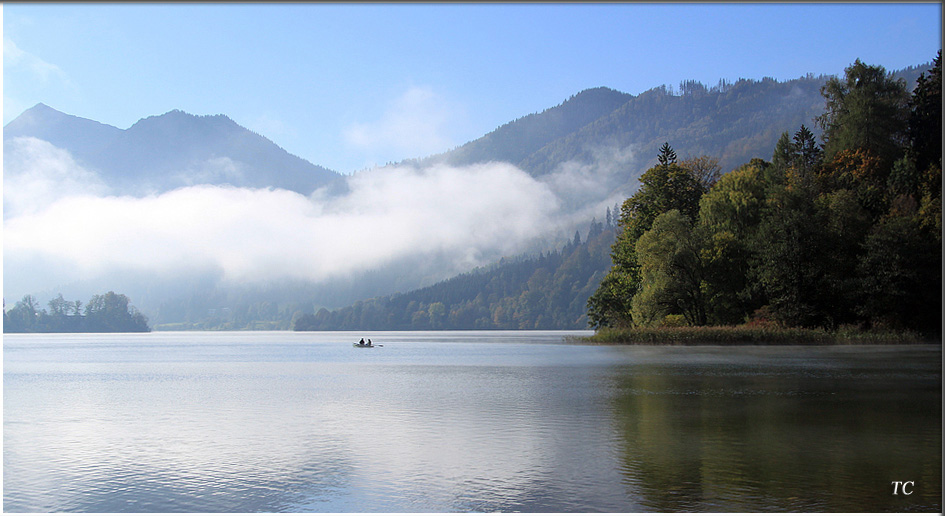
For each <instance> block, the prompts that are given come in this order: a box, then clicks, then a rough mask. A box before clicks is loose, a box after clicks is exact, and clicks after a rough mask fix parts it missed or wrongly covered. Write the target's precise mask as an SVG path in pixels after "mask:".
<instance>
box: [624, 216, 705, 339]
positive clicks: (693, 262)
mask: <svg viewBox="0 0 945 516" xmlns="http://www.w3.org/2000/svg"><path fill="white" fill-rule="evenodd" d="M700 248H701V242H700V238H699V236H698V234H697V233H696V232H694V231H693V228H692V222H691V221H690V220H689V219H688V218H687V217H685V216H683V215H682V213H680V211H679V210H675V209H674V210H670V211H668V212H666V213H663V214H662V215H660V216H658V217H657V218H656V220H655V221H654V222H653V227H652V228H650V230H648V231H647V232H646V233H644V234H643V236H641V237H640V239H639V240H638V241H637V256H638V257H639V260H640V272H641V276H642V281H641V287H640V289H639V291H638V292H637V293H636V294H635V295H634V296H633V301H632V303H631V310H632V313H633V321H634V323H635V324H637V325H643V326H649V325H654V324H656V325H659V324H661V323H663V322H664V320H665V317H666V316H667V315H674V314H676V315H682V316H683V317H685V319H686V322H687V323H688V324H690V325H695V326H702V325H705V324H706V309H705V295H704V292H703V288H702V286H703V265H702V260H701V258H700Z"/></svg>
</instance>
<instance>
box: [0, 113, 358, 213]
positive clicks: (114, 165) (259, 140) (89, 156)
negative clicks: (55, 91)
mask: <svg viewBox="0 0 945 516" xmlns="http://www.w3.org/2000/svg"><path fill="white" fill-rule="evenodd" d="M16 137H34V138H38V139H40V140H45V141H47V142H49V143H51V144H52V145H54V146H56V147H58V148H61V149H65V150H67V151H69V152H70V153H71V154H72V155H73V157H75V159H76V160H77V162H78V163H79V164H81V165H83V166H84V167H86V168H88V169H90V170H92V171H94V172H96V173H98V174H99V176H100V177H101V178H102V180H103V181H104V182H105V183H106V184H107V185H108V186H109V187H111V188H113V189H114V190H115V191H116V193H121V194H146V193H160V192H164V191H168V190H172V189H174V188H178V187H181V186H188V185H193V184H230V185H233V186H238V187H251V188H266V187H276V188H284V189H287V190H293V191H296V192H299V193H302V194H305V195H308V194H310V193H311V192H312V191H313V190H315V189H316V188H318V187H320V186H324V185H326V184H329V183H330V182H332V181H335V180H337V179H338V178H340V175H339V174H337V173H336V172H333V171H331V170H328V169H326V168H323V167H320V166H317V165H313V164H311V163H309V162H308V161H305V160H304V159H302V158H299V157H297V156H294V155H292V154H289V153H288V152H286V151H285V150H284V149H282V148H281V147H279V146H278V145H276V144H275V143H273V142H272V141H270V140H269V139H267V138H265V137H263V136H261V135H259V134H256V133H254V132H252V131H250V130H248V129H246V128H244V127H242V126H240V125H238V124H237V123H236V122H234V121H233V120H230V119H229V118H227V117H226V116H224V115H214V116H195V115H191V114H188V113H184V112H183V111H179V110H174V111H171V112H168V113H165V114H163V115H160V116H152V117H148V118H145V119H142V120H139V121H138V122H137V123H135V124H134V125H133V126H131V127H130V128H128V129H125V130H122V129H118V128H116V127H113V126H110V125H105V124H101V123H98V122H95V121H92V120H87V119H84V118H79V117H76V116H72V115H67V114H64V113H60V112H59V111H56V110H55V109H53V108H50V107H49V106H46V105H45V104H37V105H36V106H34V107H32V108H30V109H28V110H27V111H25V112H24V113H23V114H21V115H20V116H19V117H17V118H16V119H14V120H13V121H11V122H10V123H9V124H7V125H6V126H5V127H4V130H3V138H4V142H5V143H6V142H8V141H9V140H11V139H13V138H16Z"/></svg>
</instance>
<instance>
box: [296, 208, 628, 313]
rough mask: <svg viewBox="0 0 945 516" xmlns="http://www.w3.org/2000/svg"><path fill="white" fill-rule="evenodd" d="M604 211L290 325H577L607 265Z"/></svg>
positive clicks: (608, 227)
mask: <svg viewBox="0 0 945 516" xmlns="http://www.w3.org/2000/svg"><path fill="white" fill-rule="evenodd" d="M614 229H615V228H614V226H613V223H612V222H611V217H610V212H609V211H608V212H607V216H606V219H605V221H604V222H596V221H595V222H593V223H592V224H591V226H590V228H589V229H588V231H587V232H586V234H585V237H584V238H583V239H582V237H581V235H580V233H576V234H575V235H574V238H573V239H572V240H571V242H569V243H568V244H567V245H565V246H563V248H561V249H560V250H555V251H551V252H548V253H541V254H539V256H533V257H519V258H514V259H503V260H502V261H501V262H500V263H498V264H496V265H494V266H492V267H487V268H483V269H479V270H475V271H472V272H469V273H467V274H462V275H460V276H457V277H455V278H452V279H449V280H446V281H443V282H440V283H437V284H435V285H432V286H430V287H427V288H422V289H419V290H415V291H412V292H409V293H407V294H398V295H393V296H384V297H379V298H374V299H369V300H366V301H359V302H357V303H355V304H354V305H351V306H349V307H346V308H342V309H339V310H334V311H329V310H327V309H324V308H322V309H320V310H319V311H318V312H316V313H314V314H311V313H309V314H305V315H300V316H298V317H297V318H296V321H295V324H294V328H295V329H296V330H353V329H363V330H407V329H410V330H471V329H528V330H532V329H583V328H586V327H587V315H586V313H585V312H586V305H587V299H588V296H590V295H591V293H593V292H594V290H595V289H596V288H597V285H598V283H599V282H600V280H601V278H602V277H603V271H605V270H606V269H607V267H608V266H609V265H610V257H609V256H608V251H609V249H610V245H611V244H612V243H613V239H614Z"/></svg>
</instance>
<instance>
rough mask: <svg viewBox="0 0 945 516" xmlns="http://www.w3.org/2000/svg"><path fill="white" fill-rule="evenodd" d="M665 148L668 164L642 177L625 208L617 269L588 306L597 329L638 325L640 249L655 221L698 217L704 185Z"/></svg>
mask: <svg viewBox="0 0 945 516" xmlns="http://www.w3.org/2000/svg"><path fill="white" fill-rule="evenodd" d="M664 147H665V148H664V154H663V157H665V160H666V162H667V164H665V165H657V166H655V167H653V168H651V169H649V170H647V171H646V173H644V174H643V175H642V176H640V183H641V184H640V189H639V190H637V192H636V193H635V194H633V196H632V197H630V198H629V199H627V200H626V201H624V203H623V206H622V207H621V210H620V219H619V228H618V231H617V237H616V241H615V242H614V245H613V246H612V248H611V253H610V256H611V260H612V262H613V267H612V268H611V270H610V271H609V272H608V273H607V276H605V277H604V279H603V281H602V283H601V284H602V287H601V288H600V289H598V290H597V292H595V293H594V295H593V296H591V297H590V299H589V300H588V320H589V322H590V324H591V326H592V327H594V328H597V327H600V326H629V325H631V324H633V315H632V309H631V302H630V300H631V298H633V297H634V296H635V295H636V294H637V292H638V291H639V289H640V282H641V281H642V278H641V276H640V263H639V261H638V259H637V249H636V246H637V241H638V240H639V239H640V237H641V236H643V234H644V233H646V232H647V231H648V230H649V229H650V228H651V227H652V226H653V221H654V220H656V218H657V217H658V216H660V215H661V214H663V213H666V212H668V211H671V210H677V211H678V212H679V213H680V214H681V216H683V217H685V218H686V219H687V220H688V221H689V223H690V224H691V223H692V222H693V221H694V220H695V219H696V217H697V215H698V213H699V199H700V198H701V197H702V194H703V193H704V192H705V188H704V186H703V184H702V183H701V182H700V181H699V179H698V178H696V176H695V175H694V174H693V173H692V172H691V171H690V170H688V169H686V168H683V167H681V166H680V165H677V164H675V163H669V161H670V158H671V157H672V155H674V154H675V153H674V152H673V151H672V148H671V147H669V145H668V144H667V145H665V146H664ZM671 153H672V154H671ZM672 159H675V158H672Z"/></svg>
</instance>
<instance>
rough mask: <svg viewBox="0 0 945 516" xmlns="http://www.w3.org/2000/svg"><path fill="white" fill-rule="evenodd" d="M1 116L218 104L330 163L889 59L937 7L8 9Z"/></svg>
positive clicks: (915, 56) (123, 114) (400, 153)
mask: <svg viewBox="0 0 945 516" xmlns="http://www.w3.org/2000/svg"><path fill="white" fill-rule="evenodd" d="M2 9H3V11H2V12H3V50H4V60H3V123H4V124H6V123H8V122H9V121H10V120H12V119H13V118H15V117H16V116H17V115H19V114H20V113H21V112H22V111H23V110H25V109H27V108H29V107H31V106H33V105H35V104H36V103H38V102H43V103H45V104H48V105H49V106H51V107H53V108H55V109H58V110H60V111H63V112H65V113H69V114H73V115H77V116H81V117H84V118H90V119H93V120H97V121H100V122H103V123H107V124H111V125H114V126H117V127H120V128H122V129H124V128H128V127H129V126H131V125H132V124H134V123H135V122H136V121H137V120H139V119H141V118H144V117H147V116H151V115H157V114H162V113H165V112H167V111H170V110H172V109H182V110H184V111H187V112H189V113H193V114H198V115H205V114H220V113H222V114H225V115H227V116H229V117H230V118H232V119H233V120H235V121H236V122H237V123H239V124H241V125H243V126H245V127H248V128H250V129H252V130H254V131H256V132H259V133H261V134H263V135H265V136H267V137H268V138H270V139H271V140H273V141H275V142H276V143H277V144H279V145H280V146H282V147H283V148H285V149H286V150H288V151H289V152H291V153H293V154H296V155H298V156H301V157H303V158H305V159H307V160H309V161H312V162H313V163H316V164H319V165H322V166H326V167H328V168H331V169H334V170H337V171H339V172H343V173H350V172H353V171H355V170H359V169H362V168H365V167H369V166H371V165H372V164H375V163H376V164H380V165H383V164H384V163H386V162H389V161H399V160H401V159H405V158H413V157H421V156H425V155H429V154H433V153H437V152H441V151H444V150H447V149H449V148H452V147H455V146H457V145H461V144H463V143H465V142H467V141H469V140H472V139H475V138H478V137H479V136H482V135H483V134H485V133H487V132H489V131H491V130H493V129H495V128H496V127H498V126H500V125H502V124H504V123H506V122H509V121H511V120H514V119H516V118H519V117H521V116H524V115H527V114H529V113H533V112H538V111H541V110H544V109H546V108H549V107H552V106H555V105H557V104H560V103H561V102H562V101H564V100H566V99H567V98H568V97H570V96H571V95H573V94H575V93H577V92H579V91H581V90H584V89H587V88H593V87H597V86H607V87H611V88H614V89H617V90H620V91H624V92H627V93H631V94H639V93H641V92H643V91H646V90H648V89H650V88H652V87H655V86H659V85H661V84H668V85H678V84H679V82H680V81H683V80H688V79H696V80H699V81H702V82H703V83H705V84H707V85H710V86H711V85H714V84H716V83H717V82H718V80H719V79H722V78H724V79H728V80H737V79H739V78H753V79H760V78H762V77H765V76H769V77H774V78H776V79H780V80H787V79H792V78H796V77H799V76H802V75H804V74H806V73H808V72H810V73H814V74H837V73H842V71H843V68H844V67H846V66H848V65H849V64H851V63H852V62H853V61H854V60H855V59H857V58H859V59H861V60H863V61H864V62H866V63H868V64H879V65H882V66H885V67H886V68H887V69H888V70H893V69H898V68H903V67H906V66H909V65H915V64H920V63H923V62H927V61H930V60H931V59H932V58H933V57H934V56H935V53H936V52H937V51H938V50H939V49H940V48H941V16H942V11H941V4H940V3H912V4H908V3H906V4H903V3H889V4H877V3H869V4H849V3H839V4H633V3H629V4H619V3H618V4H612V3H611V4H126V5H122V4H4V5H3V6H2Z"/></svg>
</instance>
